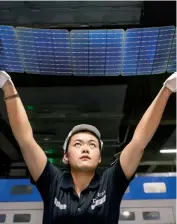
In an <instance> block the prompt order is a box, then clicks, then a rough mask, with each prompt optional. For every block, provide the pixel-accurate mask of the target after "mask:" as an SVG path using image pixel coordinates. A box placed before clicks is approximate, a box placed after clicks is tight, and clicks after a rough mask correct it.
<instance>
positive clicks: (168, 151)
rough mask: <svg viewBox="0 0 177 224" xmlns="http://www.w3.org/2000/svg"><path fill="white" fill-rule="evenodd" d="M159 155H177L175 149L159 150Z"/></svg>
mask: <svg viewBox="0 0 177 224" xmlns="http://www.w3.org/2000/svg"><path fill="white" fill-rule="evenodd" d="M160 153H177V149H161V150H160Z"/></svg>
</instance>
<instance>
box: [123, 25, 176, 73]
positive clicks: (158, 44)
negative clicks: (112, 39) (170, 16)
mask: <svg viewBox="0 0 177 224" xmlns="http://www.w3.org/2000/svg"><path fill="white" fill-rule="evenodd" d="M173 34H174V27H173V26H170V27H156V28H140V29H128V30H127V31H126V34H125V43H124V56H123V65H122V74H123V75H150V74H157V73H164V72H165V71H166V68H167V62H168V57H169V53H170V48H171V43H172V39H173Z"/></svg>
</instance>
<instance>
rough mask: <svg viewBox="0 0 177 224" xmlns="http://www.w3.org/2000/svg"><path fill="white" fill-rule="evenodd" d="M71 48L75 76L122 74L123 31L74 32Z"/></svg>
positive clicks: (72, 33)
mask: <svg viewBox="0 0 177 224" xmlns="http://www.w3.org/2000/svg"><path fill="white" fill-rule="evenodd" d="M71 46H72V62H73V65H72V66H73V74H74V75H79V76H82V75H84V76H87V75H88V76H105V75H119V74H120V69H121V57H122V50H123V30H73V31H72V32H71Z"/></svg>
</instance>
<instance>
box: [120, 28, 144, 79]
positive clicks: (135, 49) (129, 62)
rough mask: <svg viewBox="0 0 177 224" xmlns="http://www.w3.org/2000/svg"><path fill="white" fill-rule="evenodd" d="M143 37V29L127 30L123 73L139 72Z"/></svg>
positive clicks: (133, 73)
mask: <svg viewBox="0 0 177 224" xmlns="http://www.w3.org/2000/svg"><path fill="white" fill-rule="evenodd" d="M141 38H142V29H129V30H127V31H126V32H125V39H124V51H123V58H122V75H136V74H137V66H138V59H139V53H140V46H141Z"/></svg>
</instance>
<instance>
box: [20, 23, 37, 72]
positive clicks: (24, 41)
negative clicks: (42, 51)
mask: <svg viewBox="0 0 177 224" xmlns="http://www.w3.org/2000/svg"><path fill="white" fill-rule="evenodd" d="M16 33H17V38H18V39H17V40H18V45H19V49H20V54H21V58H22V60H23V64H24V69H25V72H27V73H36V74H39V73H40V67H39V63H38V57H37V51H36V46H35V36H34V31H33V29H30V28H21V27H19V28H16Z"/></svg>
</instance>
